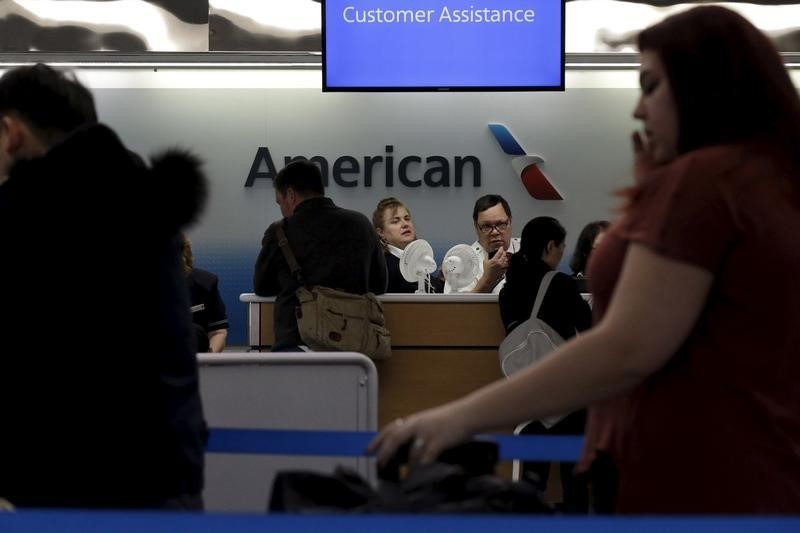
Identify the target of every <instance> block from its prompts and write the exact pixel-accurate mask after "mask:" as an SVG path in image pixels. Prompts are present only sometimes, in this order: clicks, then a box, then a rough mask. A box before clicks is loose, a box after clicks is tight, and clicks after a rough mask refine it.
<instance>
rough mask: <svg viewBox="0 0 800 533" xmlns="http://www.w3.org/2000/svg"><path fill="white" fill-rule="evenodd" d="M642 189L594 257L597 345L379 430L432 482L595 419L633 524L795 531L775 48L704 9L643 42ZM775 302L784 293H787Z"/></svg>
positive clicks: (790, 301)
mask: <svg viewBox="0 0 800 533" xmlns="http://www.w3.org/2000/svg"><path fill="white" fill-rule="evenodd" d="M638 44H639V49H640V50H641V67H640V75H639V79H640V85H641V90H642V91H641V97H640V99H639V102H638V103H637V105H636V108H635V110H634V117H635V118H637V119H638V120H640V121H641V122H642V124H643V126H644V130H643V135H642V134H640V133H634V135H633V146H634V156H635V164H634V173H635V179H636V181H635V184H634V186H633V187H631V188H630V189H629V190H628V191H626V193H625V206H624V208H623V213H622V217H621V218H620V220H618V221H617V222H616V223H614V224H613V225H612V226H611V227H610V228H609V230H608V232H607V233H606V234H605V237H604V238H603V241H602V242H601V243H600V245H599V247H598V249H597V250H595V251H594V254H593V257H592V261H591V265H590V268H589V273H588V274H589V279H590V287H591V289H592V293H593V294H594V308H593V313H594V319H595V326H594V328H593V329H591V330H590V331H588V332H586V333H584V334H583V335H581V336H579V337H577V338H575V339H573V340H571V341H570V342H568V343H566V344H564V345H562V346H561V347H560V348H559V349H558V350H557V352H556V353H555V354H554V355H553V356H551V357H549V358H547V359H545V360H544V361H542V362H541V363H539V364H537V365H534V366H533V367H531V368H528V369H526V370H524V371H521V372H518V373H517V374H515V375H514V376H513V377H512V378H511V379H509V380H505V381H500V382H497V383H494V384H492V385H489V386H487V387H484V388H483V389H480V390H478V391H476V392H474V393H472V394H470V395H468V396H466V397H464V398H462V399H460V400H457V401H454V402H452V403H450V404H447V405H444V406H442V407H438V408H436V409H432V410H429V411H425V412H423V413H420V414H417V415H414V416H411V417H409V418H407V419H406V420H405V421H403V422H402V423H395V424H391V425H390V426H388V427H387V428H386V429H384V430H383V431H382V432H381V434H380V435H379V436H378V437H377V438H376V440H375V441H374V442H373V444H372V446H371V447H372V449H375V450H377V451H378V457H379V461H385V460H386V459H387V458H388V457H390V456H391V455H392V454H393V452H394V451H395V449H396V448H397V447H398V446H399V445H400V444H402V443H403V442H406V441H408V440H412V439H413V445H412V452H411V457H412V460H416V461H421V462H428V461H432V460H433V459H435V458H436V457H437V456H438V454H439V452H440V451H441V450H442V449H444V448H446V447H448V446H451V445H453V444H454V443H456V442H458V441H461V440H464V439H466V438H468V437H469V436H470V435H471V434H473V433H475V432H478V431H485V430H489V429H492V428H498V427H508V426H511V425H513V424H515V423H517V422H520V421H524V420H530V419H539V418H541V417H543V416H548V415H552V414H554V413H559V412H568V411H570V410H573V409H576V408H579V407H582V406H585V405H591V407H590V411H589V420H588V423H587V428H586V445H585V450H584V455H583V458H582V461H581V463H582V466H583V468H585V469H586V468H589V467H590V465H591V464H593V463H594V464H596V465H597V464H602V465H604V467H603V468H601V471H602V473H603V476H602V479H603V480H604V482H603V483H602V485H603V487H604V490H602V491H601V492H600V493H599V495H600V496H602V498H601V499H600V503H601V507H605V508H610V509H614V510H616V511H617V512H621V513H797V512H800V395H798V394H797V392H796V387H797V383H798V381H800V356H799V355H798V346H800V327H798V325H800V305H798V301H797V297H798V295H800V276H797V265H800V241H798V238H797V236H798V235H800V99H798V94H797V90H796V89H795V87H794V86H793V85H792V82H791V80H790V78H789V75H788V73H787V71H786V68H785V67H784V65H783V62H782V60H781V57H780V55H779V54H778V53H777V51H776V49H775V47H774V45H773V44H772V43H771V42H770V41H769V39H768V38H767V37H766V36H764V35H763V34H762V33H761V32H760V31H758V30H757V29H756V28H755V27H754V26H753V25H752V24H750V23H749V22H747V21H746V20H745V19H744V18H742V17H741V16H739V15H737V14H736V13H734V12H732V11H729V10H727V9H724V8H721V7H715V6H703V7H697V8H694V9H691V10H688V11H685V12H682V13H680V14H677V15H674V16H672V17H669V18H667V19H665V20H664V21H662V22H660V23H658V24H656V25H654V26H652V27H650V28H647V29H646V30H644V31H642V32H641V34H640V35H639V39H638ZM778 281H779V282H780V286H779V287H778V286H776V283H777V282H778Z"/></svg>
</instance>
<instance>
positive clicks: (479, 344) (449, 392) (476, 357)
mask: <svg viewBox="0 0 800 533" xmlns="http://www.w3.org/2000/svg"><path fill="white" fill-rule="evenodd" d="M239 299H240V300H241V301H242V302H244V303H246V304H247V306H248V328H249V332H248V338H249V343H250V347H251V349H253V350H264V351H266V350H269V349H270V347H271V346H272V343H273V334H272V327H273V326H272V316H273V304H274V300H275V299H274V298H262V297H259V296H256V295H255V294H242V295H241V296H240V297H239ZM378 299H379V300H380V301H381V302H382V303H383V309H384V315H385V316H386V322H387V326H388V328H389V331H391V333H392V357H391V358H390V359H388V360H386V361H375V365H376V367H377V369H378V380H379V383H378V425H379V427H380V426H383V425H384V424H386V423H387V422H389V421H391V420H393V419H395V418H397V417H401V416H406V415H408V414H411V413H414V412H416V411H418V410H420V409H423V408H427V407H433V406H436V405H439V404H441V403H443V402H446V401H448V400H453V399H456V398H459V397H461V396H463V395H464V394H466V393H468V392H470V391H473V390H475V389H477V388H478V387H480V386H482V385H485V384H487V383H490V382H492V381H494V380H496V379H498V378H500V377H502V374H501V373H500V365H499V363H498V360H497V347H498V346H499V344H500V342H501V341H502V340H503V337H504V331H503V324H502V322H501V320H500V311H499V310H498V307H497V295H494V294H385V295H382V296H379V297H378Z"/></svg>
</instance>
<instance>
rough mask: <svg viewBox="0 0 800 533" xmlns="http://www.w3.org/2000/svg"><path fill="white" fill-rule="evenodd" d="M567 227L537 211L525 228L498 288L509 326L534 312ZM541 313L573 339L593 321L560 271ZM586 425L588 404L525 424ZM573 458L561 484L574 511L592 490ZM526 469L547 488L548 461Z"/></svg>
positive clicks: (562, 430) (576, 429)
mask: <svg viewBox="0 0 800 533" xmlns="http://www.w3.org/2000/svg"><path fill="white" fill-rule="evenodd" d="M566 236H567V232H566V231H565V230H564V228H563V226H562V225H561V224H560V223H559V222H558V220H556V219H554V218H551V217H537V218H534V219H533V220H531V221H530V222H528V223H527V224H526V225H525V228H524V229H523V230H522V243H521V247H520V251H519V252H517V253H516V254H514V255H513V256H512V257H511V262H510V264H509V267H508V271H507V272H506V284H505V286H504V287H503V289H502V290H501V291H500V316H501V318H502V320H503V325H504V326H505V328H506V332H507V333H510V332H511V331H512V330H513V329H514V328H515V327H517V325H519V324H520V323H522V322H524V321H525V320H527V319H528V318H529V317H530V316H531V312H532V310H533V304H534V302H535V301H536V294H537V293H538V291H539V284H540V283H541V281H542V278H543V277H544V276H545V274H547V273H548V272H550V271H551V270H554V269H555V268H556V267H557V266H558V263H559V262H560V261H561V257H562V256H563V254H564V244H565V238H566ZM539 318H540V319H542V320H543V321H544V322H546V323H547V324H548V325H550V326H551V327H552V328H553V329H554V330H555V331H556V332H558V334H559V335H561V337H562V338H564V339H565V340H566V339H569V338H572V337H574V336H575V335H576V334H577V333H578V332H580V331H584V330H587V329H589V328H590V327H591V325H592V315H591V310H590V309H589V305H588V304H587V303H586V302H585V301H584V300H583V298H581V295H580V293H579V292H578V287H577V285H576V282H575V280H574V279H572V278H571V277H570V276H568V275H566V274H562V273H560V272H559V273H558V274H556V275H555V276H554V277H553V279H552V281H551V282H550V286H549V287H548V289H547V294H546V295H545V297H544V300H543V301H542V306H541V308H540V309H539ZM585 425H586V410H585V409H580V410H578V411H574V412H572V413H570V414H568V415H567V416H566V417H564V418H563V419H561V420H560V421H559V422H558V423H556V424H555V425H553V426H552V427H550V428H547V427H546V426H545V425H544V424H542V423H541V422H540V421H538V420H534V421H533V422H530V423H529V424H527V425H526V426H525V427H524V428H523V429H522V431H521V434H523V435H582V434H583V430H584V426H585ZM574 469H575V463H561V465H560V470H561V485H562V487H563V510H564V511H565V512H570V513H586V512H588V509H589V492H588V486H587V483H586V480H585V478H584V477H582V476H577V475H576V474H575V473H574V472H573V471H574ZM522 471H523V473H524V474H526V473H528V472H532V473H534V474H536V476H535V477H534V478H532V479H533V480H534V481H535V482H536V483H537V485H538V486H539V488H540V489H541V490H542V491H544V490H545V489H546V488H547V481H548V477H549V473H550V463H546V462H525V463H523V465H522Z"/></svg>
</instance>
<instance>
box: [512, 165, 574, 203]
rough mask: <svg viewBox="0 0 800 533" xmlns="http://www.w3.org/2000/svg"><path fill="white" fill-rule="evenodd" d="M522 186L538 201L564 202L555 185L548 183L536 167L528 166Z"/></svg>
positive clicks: (523, 175)
mask: <svg viewBox="0 0 800 533" xmlns="http://www.w3.org/2000/svg"><path fill="white" fill-rule="evenodd" d="M521 177H522V184H523V185H524V186H525V189H527V191H528V194H530V195H531V196H533V197H534V198H536V199H537V200H563V199H564V197H563V196H561V194H559V192H558V191H557V190H556V188H555V187H553V184H552V183H550V181H548V179H547V178H546V177H545V175H544V174H543V173H542V171H541V170H539V167H538V166H536V165H528V166H527V167H525V169H524V170H523V171H522V176H521Z"/></svg>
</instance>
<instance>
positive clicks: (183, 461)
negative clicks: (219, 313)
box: [0, 64, 206, 509]
mask: <svg viewBox="0 0 800 533" xmlns="http://www.w3.org/2000/svg"><path fill="white" fill-rule="evenodd" d="M96 120H97V116H96V113H95V108H94V101H93V98H92V96H91V94H90V93H89V91H88V90H87V89H86V88H85V87H83V86H82V85H80V84H79V83H78V82H77V81H75V80H74V79H70V78H68V77H67V76H65V75H64V74H63V73H60V72H58V71H56V70H54V69H52V68H50V67H48V66H46V65H42V64H39V65H35V66H25V67H19V68H15V69H12V70H9V71H8V72H6V73H5V75H3V77H2V78H0V175H3V176H7V178H6V179H5V181H4V182H3V183H2V185H0V249H2V250H3V261H2V262H0V294H2V299H0V338H2V339H3V351H2V353H1V354H0V405H3V417H2V422H1V424H2V426H0V427H1V428H2V438H0V498H5V499H7V500H9V501H10V502H11V503H13V504H14V505H16V506H18V507H82V508H98V507H104V508H173V509H174V508H179V507H192V508H198V507H202V500H201V498H200V494H201V491H202V488H203V453H204V446H205V438H206V429H205V422H204V419H203V412H202V407H201V402H200V396H199V391H198V381H197V362H196V360H195V354H194V352H193V349H192V346H193V344H192V339H191V329H190V325H191V321H190V318H189V305H188V300H187V296H186V288H185V284H184V281H183V274H182V272H181V269H180V262H179V245H178V240H177V238H176V237H177V232H178V229H179V228H180V227H181V226H182V225H184V224H186V223H188V222H190V221H191V220H193V219H194V217H195V216H196V215H197V214H198V213H199V211H200V207H201V206H202V203H203V201H204V197H205V182H204V178H203V176H202V174H201V173H200V170H199V162H198V161H197V159H196V158H194V157H192V156H190V155H188V154H184V153H179V152H170V153H165V154H163V155H162V156H160V157H158V158H156V159H154V160H153V167H152V169H148V168H147V167H145V166H143V165H142V164H141V163H140V162H137V161H136V160H135V159H134V158H133V157H132V156H131V155H130V153H129V151H128V150H127V149H126V148H125V146H124V145H123V144H122V142H120V140H119V138H118V137H117V136H116V134H115V133H114V132H113V131H112V130H111V129H109V128H108V127H106V126H104V125H102V124H98V123H97V122H96ZM145 206H146V209H143V207H145ZM45 307H47V308H48V309H44V308H45Z"/></svg>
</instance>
